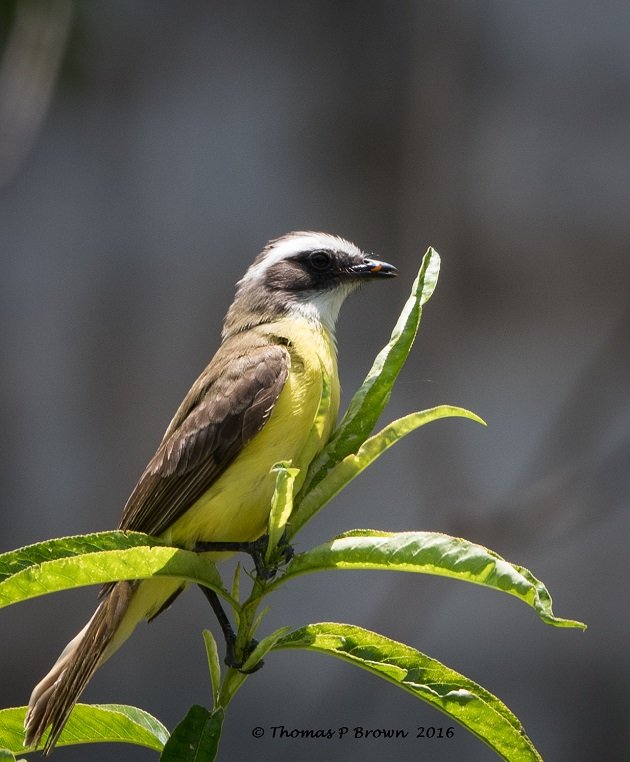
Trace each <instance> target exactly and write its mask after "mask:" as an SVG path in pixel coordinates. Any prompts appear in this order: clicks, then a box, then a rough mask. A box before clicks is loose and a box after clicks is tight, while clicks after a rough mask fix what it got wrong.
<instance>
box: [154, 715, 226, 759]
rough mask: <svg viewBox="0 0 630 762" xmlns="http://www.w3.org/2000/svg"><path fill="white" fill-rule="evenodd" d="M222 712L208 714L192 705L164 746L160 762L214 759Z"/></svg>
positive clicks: (219, 735)
mask: <svg viewBox="0 0 630 762" xmlns="http://www.w3.org/2000/svg"><path fill="white" fill-rule="evenodd" d="M222 725H223V710H222V709H217V710H216V711H214V712H209V711H208V710H207V709H205V708H204V707H203V706H199V705H197V704H195V705H194V706H191V707H190V709H189V710H188V714H187V715H186V716H185V717H184V719H183V720H182V721H181V722H180V723H179V725H178V726H177V727H176V728H175V730H174V731H173V734H172V735H171V737H170V738H169V739H168V741H167V742H166V745H165V746H164V751H163V752H162V754H161V756H160V762H212V760H214V759H216V756H217V751H218V748H219V740H220V738H221V727H222Z"/></svg>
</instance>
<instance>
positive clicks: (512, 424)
mask: <svg viewBox="0 0 630 762" xmlns="http://www.w3.org/2000/svg"><path fill="white" fill-rule="evenodd" d="M0 22H1V27H2V30H1V33H0V41H1V44H2V53H1V58H0V184H1V187H0V193H1V196H0V241H1V256H2V278H1V279H0V325H1V332H0V336H1V338H0V341H1V347H0V351H1V354H2V373H1V374H0V404H1V421H2V439H3V447H2V452H3V456H2V458H1V459H0V477H1V480H2V487H3V489H2V511H1V512H0V538H1V542H0V544H1V547H0V550H9V549H12V548H15V547H18V546H21V545H26V544H29V543H32V542H35V541H38V540H44V539H47V538H49V537H54V536H63V535H68V534H76V533H82V532H91V531H96V530H105V529H110V528H113V527H115V526H116V524H117V523H118V520H119V517H120V513H121V510H122V506H123V505H124V502H125V500H126V498H127V496H128V494H129V492H130V490H131V488H132V487H133V485H134V484H135V481H136V479H137V477H138V476H139V474H140V472H141V471H142V469H143V468H144V465H145V463H146V461H147V460H148V458H149V457H150V456H151V455H152V454H153V452H154V448H155V447H156V445H157V443H158V442H159V440H160V438H161V435H162V433H163V431H164V428H165V426H166V424H167V423H168V421H169V420H170V417H171V415H172V413H173V411H174V410H175V408H176V407H177V405H178V404H179V402H180V400H181V398H182V397H183V395H184V393H185V392H186V391H187V389H188V387H189V385H190V384H191V383H192V381H193V380H194V379H195V378H196V376H197V374H198V372H199V371H200V370H201V369H202V368H203V367H204V366H205V364H206V362H207V360H208V359H209V357H210V356H211V354H212V353H213V352H214V350H215V349H216V347H217V344H218V339H219V332H220V323H221V319H222V317H223V315H224V313H225V311H226V309H227V307H228V305H229V303H230V301H231V299H232V296H233V284H234V283H235V281H236V280H237V279H238V278H239V277H240V276H241V275H242V274H243V272H244V271H245V269H246V268H247V266H248V265H249V264H250V262H251V260H252V259H253V257H254V256H255V255H256V254H257V252H258V251H259V250H260V248H261V247H262V246H263V245H264V244H265V242H266V241H267V240H268V239H270V238H273V237H275V236H278V235H281V234H282V233H285V232H287V231H289V230H296V229H297V230H299V229H315V230H325V231H329V232H334V233H338V234H340V235H343V236H345V237H347V238H349V239H351V240H353V241H355V242H356V243H357V244H358V245H359V246H361V247H362V248H364V249H365V250H367V251H372V252H375V253H376V254H377V255H378V256H380V257H382V258H384V259H386V260H388V261H391V262H393V263H395V264H396V265H397V266H398V267H399V269H400V272H401V277H399V278H398V279H397V280H396V281H395V282H391V283H387V284H381V285H380V286H379V287H378V288H376V287H374V288H373V289H370V290H369V291H368V290H367V289H366V290H365V291H363V292H362V293H360V294H359V295H358V296H356V297H354V298H353V299H352V300H350V302H349V303H348V304H347V305H346V307H345V309H344V312H343V313H342V318H341V322H340V325H339V330H338V339H339V352H340V369H341V376H342V385H343V389H344V401H345V403H347V401H348V399H349V397H350V395H351V393H352V391H353V390H354V389H355V387H356V386H357V385H358V384H359V383H360V382H361V380H362V378H363V376H364V374H365V372H366V371H367V370H368V368H369V366H370V364H371V361H372V358H373V356H374V355H375V353H376V352H377V351H378V349H380V347H381V346H382V345H383V344H384V343H385V341H386V340H387V338H388V336H389V332H390V330H391V327H392V325H393V323H394V321H395V319H396V317H397V315H398V313H399V311H400V309H401V307H402V304H403V303H404V300H405V298H406V296H407V294H408V291H409V288H410V285H411V281H412V279H413V277H414V276H415V273H416V271H417V268H418V265H419V262H420V259H421V256H422V254H423V252H424V251H425V250H426V248H427V246H428V245H433V246H434V247H435V248H436V249H437V250H438V251H439V252H440V253H441V255H442V258H443V267H442V273H441V277H440V283H439V286H438V289H437V292H436V293H435V295H434V297H433V299H432V300H431V302H430V304H429V305H428V307H427V309H426V310H425V313H424V317H423V323H422V327H421V331H420V335H419V338H418V341H417V343H416V345H415V347H414V351H413V353H412V356H411V358H410V359H409V362H408V364H407V366H406V368H405V369H404V372H403V373H402V375H401V377H400V379H399V382H398V384H397V386H396V388H395V391H394V394H393V397H392V401H391V404H390V406H389V408H388V410H387V411H386V414H385V416H384V418H385V419H387V420H389V419H392V418H394V417H397V416H399V415H403V414H405V413H407V412H410V411H412V410H416V409H421V408H424V407H429V406H431V405H434V404H438V403H452V404H458V405H463V406H465V407H468V408H470V409H472V410H474V411H476V412H477V413H478V414H479V415H481V416H482V417H483V418H485V419H486V421H487V422H488V424H489V425H488V428H487V429H484V428H482V427H481V426H476V425H474V424H473V423H471V422H469V421H463V420H448V421H442V422H437V423H434V424H431V426H428V427H426V428H423V429H421V430H420V431H418V432H416V433H415V434H413V435H411V436H410V437H409V438H407V439H406V440H404V441H403V442H402V443H401V444H399V445H398V446H397V447H396V448H394V449H393V450H391V451H390V452H388V453H387V454H386V455H385V456H384V457H383V458H382V459H381V460H379V461H378V463H377V464H376V465H375V466H374V467H372V468H370V469H369V471H368V472H366V473H364V474H363V475H362V476H361V477H360V478H359V479H357V480H356V481H355V482H354V483H353V484H352V485H351V486H350V487H349V488H348V489H347V490H346V491H345V492H344V493H343V495H341V496H339V497H338V498H337V499H336V500H335V501H334V503H332V504H331V505H330V506H329V507H328V509H327V510H326V511H325V512H324V513H322V514H320V516H319V517H318V518H317V519H316V520H315V521H313V522H312V523H311V524H310V525H309V527H308V528H307V530H306V531H305V532H304V533H303V534H302V536H301V538H300V542H299V544H298V550H299V549H305V548H308V547H310V546H312V545H314V544H316V543H318V542H322V541H325V540H327V539H329V538H330V537H332V536H333V535H334V534H336V533H338V532H340V531H343V530H345V529H349V528H353V527H375V528H381V529H389V530H404V529H422V530H435V531H444V532H448V533H451V534H457V535H462V536H465V537H467V538H469V539H471V540H474V541H476V542H480V543H482V544H484V545H487V546H489V547H491V548H493V549H494V550H496V551H497V552H499V553H500V554H502V555H503V556H505V557H507V558H508V559H509V560H511V561H514V562H516V563H518V564H521V565H524V566H527V567H528V568H529V569H531V570H532V571H533V573H534V574H536V575H537V576H538V577H539V578H541V579H542V580H543V581H544V582H545V583H546V584H547V585H548V587H549V589H550V591H551V593H552V595H553V596H554V605H555V610H556V613H557V614H558V615H560V616H567V617H571V618H577V619H581V620H583V621H585V622H587V623H588V625H589V629H588V630H587V631H586V633H581V632H579V631H577V630H560V629H554V628H552V627H548V626H546V625H544V624H542V623H541V622H540V621H539V620H538V618H537V617H536V615H535V614H534V612H533V611H532V610H531V609H529V608H528V607H526V606H524V605H523V604H521V603H519V602H518V601H516V600H515V599H512V598H510V597H507V596H501V595H499V594H496V593H492V592H490V591H488V590H484V589H481V588H477V587H474V586H469V585H463V584H461V583H457V582H453V581H448V580H440V579H432V578H429V577H424V576H423V575H402V574H385V573H383V574H379V573H376V572H364V573H350V572H337V573H336V574H334V575H333V574H332V573H326V574H319V575H311V576H310V577H306V578H302V579H299V580H296V581H295V582H294V583H293V584H292V585H290V586H287V587H286V588H284V589H282V590H281V591H280V592H279V593H278V594H277V595H276V596H275V599H273V600H272V601H271V603H272V611H271V613H270V614H269V616H268V618H267V620H266V624H265V627H264V628H263V631H262V632H263V634H266V633H268V632H271V630H272V629H273V628H275V627H277V626H280V625H284V624H290V625H294V626H296V627H297V626H300V625H302V624H306V623H307V622H316V621H327V620H333V621H335V620H336V621H348V622H351V623H354V624H358V625H361V626H363V627H367V628H369V629H373V630H376V631H378V632H381V633H383V634H385V635H387V636H389V637H392V638H395V639H397V640H402V641H404V642H406V643H409V644H410V645H412V646H414V647H416V648H418V649H420V650H421V651H423V652H425V653H428V654H430V655H431V656H433V657H435V658H437V659H439V660H441V661H443V662H445V663H446V664H448V665H449V666H451V667H453V668H455V669H457V670H459V671H461V672H463V673H464V674H466V675H467V676H468V677H471V678H472V679H475V680H477V681H478V682H480V683H481V684H482V685H484V686H485V687H486V688H488V689H489V690H491V691H492V692H494V693H495V694H496V695H498V696H499V697H500V698H501V699H502V700H504V701H505V702H506V703H507V704H508V706H509V707H510V708H511V709H512V710H513V711H514V712H515V713H516V714H517V716H518V717H519V718H520V719H521V720H522V722H523V724H524V726H525V728H526V730H527V732H528V734H529V735H530V737H531V738H532V740H533V741H534V743H535V744H536V746H537V747H538V749H539V750H540V752H541V754H542V755H543V757H544V758H545V759H546V760H573V761H574V762H581V760H592V759H601V753H602V750H603V749H606V758H607V759H622V758H624V757H625V754H627V749H628V748H629V745H630V730H629V728H630V725H629V724H628V722H627V716H628V711H629V710H630V698H629V695H628V689H627V685H628V684H629V682H630V658H629V656H628V647H627V641H628V624H627V608H628V597H627V585H626V584H625V577H626V576H627V572H626V564H625V562H624V560H625V552H626V547H627V542H628V531H629V529H630V519H629V517H628V510H627V509H628V496H629V492H630V489H629V487H630V469H629V460H630V408H629V405H628V376H629V371H630V341H629V339H630V306H629V299H628V294H629V285H630V257H629V251H628V240H629V238H630V98H629V97H628V93H629V92H630V5H629V4H628V3H627V2H625V0H618V1H615V0H603V1H602V2H600V3H597V4H594V3H592V2H587V0H571V1H569V0H565V1H562V0H552V2H549V1H548V0H545V1H544V2H543V0H532V1H530V2H518V3H517V2H512V3H505V2H501V0H484V1H483V2H482V1H476V0H467V1H466V2H463V1H461V0H460V1H459V2H458V1H456V0H426V1H423V2H420V1H419V0H417V1H416V2H410V1H409V0H400V1H399V2H396V3H393V2H384V1H383V0H381V1H378V0H370V1H369V2H368V1H366V0H363V1H362V2H358V0H355V1H354V2H352V1H349V2H345V3H335V2H323V1H322V0H320V1H319V2H315V1H311V2H309V1H307V0H294V1H293V2H290V3H289V2H276V1H275V0H269V1H268V2H265V3H260V2H254V0H230V2H213V3H208V2H204V1H202V0H188V2H186V3H185V4H182V3H175V2H166V1H159V2H155V1H154V2H149V0H136V2H133V3H129V2H123V0H111V1H110V2H108V3H86V2H74V3H73V2H72V1H71V0H17V1H16V0H5V2H3V3H2V5H1V7H0ZM342 404H343V403H342ZM245 565H246V566H247V562H246V564H245ZM624 601H625V603H624ZM94 602H95V590H93V589H83V590H78V591H74V592H67V593H62V594H59V595H55V596H50V597H47V598H40V599H37V600H34V601H30V602H28V603H23V604H21V605H20V606H15V607H11V608H9V609H4V610H3V611H2V612H1V625H0V631H1V632H2V649H1V650H0V705H1V706H10V705H20V704H24V703H25V702H26V700H27V699H28V695H29V693H30V690H31V688H32V686H33V684H34V683H35V682H36V681H37V680H39V679H40V677H41V676H42V675H43V674H44V672H46V671H47V670H48V668H49V667H50V666H51V664H52V662H53V661H54V659H55V658H56V657H57V655H58V653H59V651H60V649H61V648H62V646H63V645H65V643H66V642H67V641H68V640H69V638H70V637H71V636H72V635H74V633H75V632H76V631H77V630H78V629H79V628H80V627H81V626H82V625H83V623H84V621H85V620H86V619H87V617H88V616H89V614H91V612H92V609H93V607H94ZM207 626H211V627H212V628H213V629H214V630H215V632H216V627H215V625H214V622H213V619H212V615H211V612H210V609H209V607H208V606H207V605H206V603H205V602H204V600H203V599H202V596H201V595H200V594H199V593H198V592H197V591H195V590H191V591H189V592H188V593H187V594H186V595H185V596H182V597H181V598H180V599H178V600H177V602H176V603H175V604H174V606H173V607H172V608H171V609H170V610H169V611H168V612H167V613H166V614H164V615H163V616H161V617H159V618H158V619H157V620H156V621H155V622H154V623H152V624H151V625H150V626H146V625H141V626H139V628H138V630H137V631H136V633H135V635H134V637H133V638H132V639H131V640H130V641H128V643H127V644H126V645H125V647H124V648H123V649H121V651H119V652H118V653H117V654H116V656H115V657H114V658H113V659H112V660H111V661H110V662H109V663H108V664H107V665H106V666H105V667H104V668H103V669H102V670H101V671H99V672H98V673H97V675H96V677H95V678H94V679H93V681H92V683H91V684H90V686H89V688H88V690H87V692H86V693H85V694H84V700H87V701H93V702H108V701H113V702H120V703H129V704H137V705H139V706H142V707H143V708H145V709H147V710H148V711H150V712H152V713H154V714H155V715H156V716H157V717H158V718H160V719H161V720H162V721H163V722H164V723H165V724H166V725H167V726H168V727H169V728H171V729H172V728H173V727H174V725H175V724H176V723H177V722H178V721H179V720H180V719H181V717H182V716H183V714H184V713H185V712H186V710H187V709H188V707H189V705H190V704H192V703H194V702H197V703H201V704H205V705H208V704H209V702H210V689H209V681H208V676H207V670H206V666H205V664H206V662H205V654H204V649H203V643H202V639H201V634H200V633H201V630H202V628H204V627H207ZM450 724H451V723H450V722H449V720H448V718H446V717H444V716H442V715H441V714H439V713H437V712H435V711H434V710H432V709H431V708H430V707H428V706H426V705H424V704H423V703H421V702H419V701H416V700H414V699H413V698H412V697H411V696H409V695H407V694H405V693H403V692H402V691H400V690H398V689H396V688H395V687H393V686H391V685H389V684H385V683H381V682H380V681H378V680H377V679H375V678H373V677H372V676H370V675H367V674H363V673H362V672H361V671H359V670H356V669H354V668H353V667H351V666H349V665H347V664H344V663H341V662H339V663H338V662H336V661H333V660H331V659H327V658H325V657H323V656H319V655H315V654H309V653H306V652H286V653H278V654H275V655H273V654H272V655H271V656H269V657H268V658H267V663H266V667H265V668H264V669H263V670H262V671H261V672H259V673H257V674H256V675H254V676H253V677H252V678H251V679H250V680H249V681H248V682H247V684H246V685H245V686H244V688H243V689H242V691H241V692H240V693H239V695H238V696H237V698H236V699H235V700H234V702H233V704H232V706H231V709H230V712H229V714H228V717H227V720H226V724H225V730H224V736H223V740H222V747H221V752H222V756H221V759H224V760H228V759H237V758H238V759H248V758H249V759H254V758H255V759H259V758H273V759H277V760H292V759H294V758H295V757H296V756H298V757H299V758H300V759H303V760H316V759H321V757H322V756H323V755H326V758H327V759H330V760H334V761H335V762H336V761H337V760H343V761H344V762H346V761H348V762H351V761H352V760H367V761H368V762H371V761H372V760H380V759H383V758H390V759H393V758H396V759H399V760H403V762H406V761H407V760H409V761H411V760H416V759H419V758H423V759H431V760H437V761H438V762H440V761H441V760H454V759H466V760H469V761H471V762H485V761H486V760H493V759H496V757H495V755H494V754H493V752H491V751H490V750H489V749H488V748H487V747H486V746H485V745H483V744H482V743H481V742H480V741H478V740H477V739H476V738H474V737H472V736H470V735H468V734H467V733H466V732H465V731H464V730H463V729H461V728H459V727H456V730H455V737H454V738H453V739H450V740H447V739H443V740H439V739H433V740H430V739H424V740H420V739H418V740H416V739H414V738H413V736H414V735H415V729H416V728H417V727H418V726H434V727H444V728H445V727H448V726H449V725H450ZM271 725H285V726H286V727H287V728H289V729H292V728H315V729H316V728H329V727H332V728H336V727H339V726H341V725H344V726H350V727H353V726H355V725H360V726H363V727H366V728H377V727H383V728H402V729H406V730H408V731H410V737H409V738H407V739H405V740H399V741H391V740H389V741H383V740H381V741H359V740H351V739H348V738H347V737H346V739H345V740H344V741H326V740H309V741H300V740H284V741H278V740H275V741H274V740H271V739H270V738H269V734H267V736H266V737H265V738H263V739H260V740H259V739H255V738H253V737H252V735H251V730H252V728H253V727H254V726H262V727H264V728H268V727H269V726H271ZM55 758H56V759H59V760H60V762H61V761H62V760H83V759H85V758H86V750H85V749H81V748H76V749H59V750H58V751H57V752H56V755H55ZM89 758H90V759H91V760H97V762H99V761H100V760H103V762H107V760H120V759H125V760H131V761H135V760H138V761H141V760H150V759H155V754H153V753H151V752H148V751H146V750H142V749H135V748H131V747H115V746H111V747H106V746H97V747H92V748H91V749H90V750H89Z"/></svg>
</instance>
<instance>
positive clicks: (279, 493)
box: [265, 461, 300, 565]
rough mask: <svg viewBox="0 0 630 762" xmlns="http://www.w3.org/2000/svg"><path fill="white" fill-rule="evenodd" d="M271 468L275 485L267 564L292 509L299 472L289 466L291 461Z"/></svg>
mask: <svg viewBox="0 0 630 762" xmlns="http://www.w3.org/2000/svg"><path fill="white" fill-rule="evenodd" d="M271 470H272V471H275V473H276V486H275V489H274V493H273V497H272V499H271V512H270V514H269V522H268V528H267V534H268V535H269V542H268V543H267V551H266V553H265V562H266V563H267V565H270V564H271V563H272V559H273V557H274V555H275V552H276V548H277V547H278V543H279V542H280V540H281V538H282V535H283V534H284V528H285V526H286V524H287V521H288V520H289V516H290V515H291V511H292V510H293V486H294V484H295V479H296V478H297V475H298V474H299V473H300V469H299V468H291V463H290V462H287V461H285V462H281V463H276V464H275V466H274V467H273V468H272V469H271Z"/></svg>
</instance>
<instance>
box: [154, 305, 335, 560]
mask: <svg viewBox="0 0 630 762" xmlns="http://www.w3.org/2000/svg"><path fill="white" fill-rule="evenodd" d="M254 330H256V331H257V332H259V333H264V334H267V335H269V336H273V337H281V338H282V339H283V340H284V341H288V344H287V348H288V350H289V354H290V357H291V367H290V370H289V374H288V378H287V381H286V383H285V385H284V387H283V389H282V392H281V393H280V396H279V397H278V400H277V402H276V404H275V406H274V409H273V411H272V413H271V416H270V418H269V420H268V421H267V423H266V424H265V426H264V427H263V429H262V430H261V431H260V432H259V433H258V434H257V435H256V436H255V437H254V438H253V439H252V440H251V441H250V442H248V444H246V445H245V447H244V448H243V450H242V451H241V453H240V454H239V455H238V457H237V458H236V459H235V460H234V462H233V463H232V464H231V465H230V466H229V468H228V469H227V470H226V471H225V473H224V474H223V475H222V476H221V477H219V479H217V481H216V482H215V483H214V484H213V485H212V486H211V487H210V489H209V490H208V491H207V492H206V493H205V494H204V495H203V496H202V497H201V498H200V499H199V500H197V502H195V503H194V504H193V505H192V506H191V507H190V508H189V510H188V511H186V513H185V514H184V515H183V516H181V517H180V518H179V519H178V520H177V521H176V522H175V523H174V524H173V525H172V527H171V528H170V529H169V530H168V532H166V533H165V538H166V539H167V540H168V541H169V542H173V543H174V544H178V545H184V546H187V547H192V546H193V545H194V544H195V543H196V542H197V541H198V540H203V541H206V542H220V541H239V542H244V541H249V540H255V539H256V538H258V537H260V535H262V534H264V532H265V531H266V525H267V518H268V516H269V510H270V505H271V497H272V495H273V489H274V484H275V475H274V474H272V473H271V468H272V466H273V465H274V464H275V463H277V462H278V461H281V460H290V461H292V463H293V465H294V466H295V467H297V468H299V469H300V475H299V476H298V479H297V482H296V487H297V488H298V489H299V487H300V485H301V484H302V481H303V479H304V477H305V476H306V471H307V469H308V465H309V464H310V462H311V460H312V459H313V458H314V457H315V455H317V453H318V452H319V451H320V450H321V449H322V447H323V446H324V444H325V443H326V442H327V440H328V438H329V437H330V433H331V431H332V428H333V426H334V424H335V422H336V419H337V412H338V409H339V379H338V374H337V361H336V351H335V346H334V342H333V340H332V338H331V336H330V334H329V333H328V332H327V331H324V330H321V329H315V327H314V325H313V323H311V322H310V321H308V320H296V319H295V318H292V319H291V320H280V321H278V322H276V323H270V324H267V325H264V326H259V327H258V328H256V329H254ZM320 407H321V408H322V409H320ZM318 412H319V415H318Z"/></svg>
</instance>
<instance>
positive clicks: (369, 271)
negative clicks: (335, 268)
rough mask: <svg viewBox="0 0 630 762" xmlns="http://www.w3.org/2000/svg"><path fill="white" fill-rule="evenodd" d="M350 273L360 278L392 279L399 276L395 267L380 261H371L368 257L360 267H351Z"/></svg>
mask: <svg viewBox="0 0 630 762" xmlns="http://www.w3.org/2000/svg"><path fill="white" fill-rule="evenodd" d="M350 272H351V273H352V274H353V275H356V276H358V277H360V278H364V277H367V278H371V277H376V278H391V277H394V276H395V275H398V270H397V269H396V268H395V267H394V265H389V264H387V262H380V261H379V260H378V259H369V258H368V257H366V258H365V259H364V260H363V262H361V264H360V265H354V267H351V268H350Z"/></svg>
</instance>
